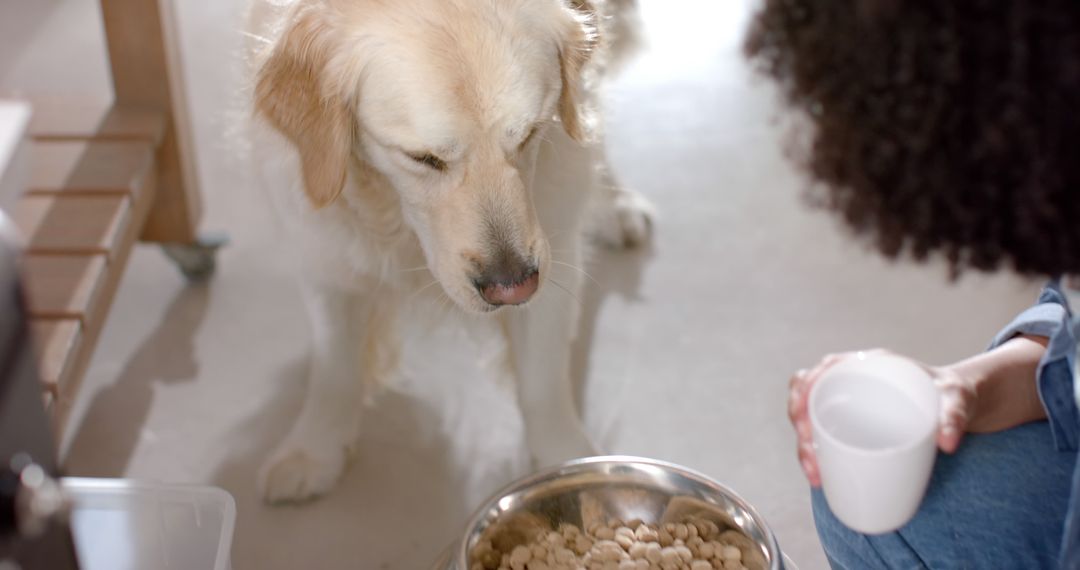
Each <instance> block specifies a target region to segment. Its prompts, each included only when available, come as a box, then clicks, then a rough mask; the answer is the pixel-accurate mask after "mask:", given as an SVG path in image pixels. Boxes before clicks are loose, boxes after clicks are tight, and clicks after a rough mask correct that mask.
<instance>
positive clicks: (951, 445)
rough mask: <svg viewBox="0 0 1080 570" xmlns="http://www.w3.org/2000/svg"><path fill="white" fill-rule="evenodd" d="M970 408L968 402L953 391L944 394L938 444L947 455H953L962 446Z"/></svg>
mask: <svg viewBox="0 0 1080 570" xmlns="http://www.w3.org/2000/svg"><path fill="white" fill-rule="evenodd" d="M968 408H969V406H968V402H966V401H965V399H964V398H963V397H962V396H961V395H959V394H957V393H955V392H953V391H946V392H944V393H943V394H942V398H941V418H940V424H939V427H938V434H937V443H938V447H940V448H941V450H942V451H944V452H945V453H953V452H955V451H956V449H957V448H958V447H959V446H960V440H961V439H963V437H964V431H965V429H966V428H967V422H968V418H969V409H968Z"/></svg>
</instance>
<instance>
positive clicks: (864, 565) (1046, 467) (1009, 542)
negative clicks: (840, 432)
mask: <svg viewBox="0 0 1080 570" xmlns="http://www.w3.org/2000/svg"><path fill="white" fill-rule="evenodd" d="M1076 461H1077V455H1076V452H1074V451H1058V450H1057V449H1056V448H1055V446H1054V441H1053V438H1052V436H1051V432H1050V427H1049V425H1048V424H1047V422H1045V421H1042V422H1034V423H1030V424H1026V425H1023V426H1019V427H1016V428H1013V429H1010V430H1006V431H1003V432H999V433H994V434H985V435H975V434H969V435H967V436H966V437H965V439H964V442H963V444H962V445H961V447H960V449H959V450H958V451H957V453H956V454H955V455H945V454H938V458H937V462H936V464H935V465H934V473H933V476H932V478H931V481H930V486H929V489H928V491H927V494H926V497H925V498H924V499H923V502H922V505H921V506H920V507H919V512H918V513H917V514H916V515H915V518H913V519H912V520H911V521H910V522H909V523H908V524H907V525H906V526H904V527H903V528H901V529H900V530H897V531H895V532H891V533H888V534H883V535H874V536H870V535H864V534H859V533H857V532H855V531H853V530H850V529H848V528H847V527H846V526H844V525H843V523H841V522H840V521H839V520H837V519H836V517H835V516H833V514H832V512H831V511H830V510H829V507H828V505H827V504H826V501H825V496H824V495H823V494H822V492H821V490H820V489H814V491H813V506H814V521H815V523H816V524H817V529H818V535H819V536H820V538H821V544H822V546H823V547H824V548H825V554H826V555H827V556H828V558H829V563H830V564H831V565H832V567H833V568H834V569H844V570H848V569H850V570H870V569H876V568H889V569H893V568H897V569H899V568H902V569H909V568H910V569H917V568H931V569H939V568H940V569H950V570H952V569H976V568H988V569H1024V570H1026V569H1036V568H1057V567H1058V566H1059V563H1058V556H1059V552H1060V551H1061V545H1062V533H1063V530H1064V526H1065V515H1066V512H1067V510H1068V508H1069V503H1070V496H1071V494H1072V478H1073V470H1074V467H1075V466H1076Z"/></svg>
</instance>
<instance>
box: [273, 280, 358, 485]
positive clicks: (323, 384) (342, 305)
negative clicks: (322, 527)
mask: <svg viewBox="0 0 1080 570" xmlns="http://www.w3.org/2000/svg"><path fill="white" fill-rule="evenodd" d="M303 297H304V301H305V304H306V308H307V311H308V315H309V318H310V320H311V325H312V331H311V332H312V352H311V365H310V372H309V375H308V386H307V394H306V397H305V399H304V406H303V408H302V409H301V411H300V415H299V417H298V418H297V420H296V423H295V424H294V425H293V427H292V430H290V431H289V433H288V435H287V436H285V439H284V440H283V441H282V442H281V443H280V444H279V445H278V447H277V449H276V450H275V451H274V452H273V453H272V454H271V455H270V457H269V459H268V460H267V461H266V463H265V464H264V465H263V468H262V470H261V472H260V474H259V489H260V492H261V493H262V495H263V498H264V499H265V500H266V501H268V502H289V501H303V500H308V499H312V498H315V497H317V496H319V495H322V494H325V493H326V492H327V491H329V490H330V489H331V488H333V486H334V485H335V484H336V483H337V481H338V479H339V478H340V477H341V474H342V473H343V472H344V470H345V465H346V462H347V459H348V455H349V452H350V449H351V447H352V446H353V445H355V441H356V438H357V436H358V430H359V421H360V412H361V409H362V407H363V400H364V382H363V378H362V375H363V371H364V367H363V366H362V364H363V363H362V362H361V358H362V355H363V354H364V353H365V350H364V347H365V346H366V344H367V342H366V339H367V336H368V334H369V333H370V328H371V326H372V323H373V321H375V320H376V319H375V318H374V317H375V311H376V303H375V301H376V300H375V299H374V298H372V297H371V296H369V295H363V294H357V293H355V292H351V291H344V290H340V289H332V288H326V287H307V288H306V289H305V290H304V291H303Z"/></svg>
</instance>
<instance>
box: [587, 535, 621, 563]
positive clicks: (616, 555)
mask: <svg viewBox="0 0 1080 570" xmlns="http://www.w3.org/2000/svg"><path fill="white" fill-rule="evenodd" d="M591 552H592V555H593V560H600V561H602V562H608V561H614V562H618V561H619V560H621V559H622V557H623V555H624V554H626V553H625V552H623V549H622V547H621V546H619V543H617V542H615V541H613V540H601V541H599V542H597V543H596V544H594V545H593V547H592V550H591Z"/></svg>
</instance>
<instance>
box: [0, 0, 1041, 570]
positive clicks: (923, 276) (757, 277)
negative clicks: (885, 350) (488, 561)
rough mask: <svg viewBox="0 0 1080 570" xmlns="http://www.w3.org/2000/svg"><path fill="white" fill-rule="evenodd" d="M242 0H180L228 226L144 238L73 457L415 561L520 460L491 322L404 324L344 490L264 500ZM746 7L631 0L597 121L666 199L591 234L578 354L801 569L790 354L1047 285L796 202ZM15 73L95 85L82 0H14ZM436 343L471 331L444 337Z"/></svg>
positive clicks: (274, 407)
mask: <svg viewBox="0 0 1080 570" xmlns="http://www.w3.org/2000/svg"><path fill="white" fill-rule="evenodd" d="M241 1H242V0H218V1H215V2H176V3H177V4H178V5H179V11H180V16H181V24H182V26H183V34H182V35H183V37H182V40H183V48H184V56H185V58H186V64H187V69H186V75H187V78H188V81H189V88H190V97H191V103H192V105H193V107H194V113H193V114H194V116H195V117H196V118H197V122H196V124H195V134H196V136H197V141H198V145H199V149H200V156H199V169H200V175H201V181H202V184H203V188H204V192H205V195H206V200H207V203H208V211H207V217H206V221H205V227H206V228H207V229H212V230H226V231H228V233H229V234H230V235H231V236H232V238H233V242H232V244H231V245H230V246H229V247H228V248H227V249H226V250H224V251H223V252H222V253H221V256H220V259H219V261H220V270H219V272H218V274H217V276H216V277H215V278H214V280H213V281H212V282H211V283H210V284H209V285H207V286H204V287H185V284H184V282H183V281H182V280H181V279H180V278H179V276H178V275H177V274H176V273H175V271H174V270H173V268H172V267H171V266H170V265H169V264H168V263H167V262H166V261H165V260H164V259H163V258H162V256H161V255H159V253H158V252H157V251H156V250H154V249H152V248H141V249H139V250H138V251H137V252H136V254H135V255H134V257H133V259H132V261H131V265H130V268H129V270H128V274H127V277H126V278H125V280H124V282H123V285H122V287H121V289H120V292H119V296H118V300H117V302H116V305H115V308H114V312H113V315H112V316H111V318H110V321H109V323H108V326H107V328H106V331H105V334H104V337H103V339H102V341H101V344H100V347H99V349H98V352H97V355H96V356H95V358H94V361H93V365H92V367H91V370H90V372H89V374H88V377H87V379H86V383H85V388H84V394H83V397H82V401H81V403H80V405H79V407H78V410H77V416H76V417H75V419H74V421H73V422H72V426H73V429H72V433H69V434H67V436H68V437H67V441H68V444H69V445H68V446H67V447H68V456H67V465H68V467H69V469H70V472H71V473H73V474H79V475H94V476H127V477H137V478H145V479H156V480H164V481H178V482H180V481H182V482H199V483H210V484H215V485H220V486H223V487H225V488H227V489H228V490H230V491H231V492H232V493H233V494H234V495H235V496H236V498H237V501H238V504H239V524H238V528H237V532H236V539H235V545H234V555H233V562H234V567H235V568H237V569H238V570H274V569H292V568H308V567H310V568H361V569H376V568H378V569H400V570H417V569H424V568H426V567H427V565H428V564H429V563H430V562H431V561H432V559H433V558H434V557H435V555H436V554H437V552H438V551H439V550H440V549H441V548H442V547H443V546H445V545H446V544H447V543H448V542H449V541H450V540H451V538H452V537H454V536H455V534H456V532H458V530H459V528H460V526H461V524H462V523H463V520H464V518H465V516H466V515H467V514H468V512H469V511H470V509H471V508H472V507H473V506H474V505H475V504H476V502H478V501H479V500H480V499H481V498H482V495H484V494H486V493H488V492H490V491H491V490H492V489H493V488H494V487H495V486H497V485H500V484H502V483H505V482H506V481H507V480H509V479H510V478H512V477H513V476H515V475H518V474H520V473H521V470H522V467H521V464H522V462H521V452H520V442H521V439H520V438H521V423H520V419H519V418H518V417H517V415H516V412H515V410H514V408H513V407H512V406H511V405H510V403H511V398H512V396H511V395H510V393H509V388H508V385H509V383H508V381H507V380H506V379H505V378H502V374H501V373H500V372H499V369H498V368H497V367H495V366H493V365H491V364H490V362H491V360H492V359H491V358H490V353H491V352H492V350H493V349H494V348H496V346H497V345H496V344H495V343H494V342H493V341H492V340H491V339H489V338H486V337H483V336H482V335H481V336H476V335H473V336H468V335H466V334H465V333H464V332H462V331H461V330H459V329H458V328H457V327H456V326H455V325H454V321H453V320H452V319H448V320H447V321H446V322H445V324H444V326H442V327H441V328H440V329H439V330H436V331H434V332H433V333H432V334H430V335H429V336H430V337H431V338H422V339H417V340H416V342H414V343H412V345H411V347H410V349H409V350H410V352H411V353H418V352H420V351H426V353H425V354H426V356H427V357H426V358H424V359H422V360H417V359H414V360H413V361H412V362H413V363H412V364H411V365H410V366H409V367H408V369H407V371H406V375H405V376H406V378H405V379H404V380H403V381H402V382H401V384H400V385H397V386H394V387H393V388H392V389H391V390H390V391H389V392H388V393H387V394H385V395H383V396H382V397H381V398H380V399H379V400H378V402H377V404H376V406H375V407H374V408H373V409H371V410H368V411H366V412H365V414H366V419H365V432H364V436H363V440H362V442H361V444H360V448H359V456H358V460H357V461H356V462H355V464H354V465H353V466H352V469H351V470H350V471H349V473H348V474H347V476H346V477H345V479H344V481H342V483H341V487H340V488H339V489H338V490H337V491H336V492H335V493H334V494H333V495H331V496H330V497H328V498H326V499H324V500H322V501H320V502H317V503H314V504H311V505H308V506H303V507H292V508H271V507H266V506H264V505H262V504H261V503H260V502H259V500H258V499H257V497H256V495H255V492H254V489H253V481H254V478H255V470H256V468H257V466H258V463H259V461H260V459H261V457H262V456H263V454H264V453H265V452H266V451H267V450H268V449H269V448H270V446H271V445H273V443H274V442H275V440H276V439H277V438H278V437H280V436H281V435H282V434H283V432H284V431H285V430H286V429H287V427H288V424H289V421H290V419H291V418H292V417H293V414H294V413H295V412H296V411H297V408H298V404H299V399H300V397H301V395H302V392H303V380H304V379H303V369H304V363H305V354H306V348H305V347H306V339H307V329H306V325H305V321H304V319H303V315H302V313H301V310H300V308H299V306H298V304H297V298H296V292H295V289H294V285H293V283H292V279H291V275H290V269H289V267H288V265H287V264H285V263H284V261H283V259H282V258H281V257H280V255H278V254H277V247H278V244H277V243H276V242H275V240H274V239H273V237H272V236H273V235H274V228H273V226H272V225H271V224H269V223H268V222H267V220H266V217H265V211H264V209H263V208H262V207H261V206H260V204H259V203H258V201H257V200H254V199H252V194H251V193H250V192H245V191H243V190H244V188H245V186H246V183H245V176H244V171H243V169H241V168H238V167H237V164H236V160H235V158H234V156H235V154H234V153H231V152H230V148H233V145H232V143H231V142H230V140H229V139H228V136H227V135H226V133H227V132H228V129H227V125H228V120H227V116H228V113H227V111H228V108H229V107H228V102H229V101H230V100H232V98H233V94H234V93H235V92H236V89H237V76H236V73H235V69H234V68H233V67H232V63H231V61H232V60H231V55H232V53H233V51H234V49H235V47H236V39H237V38H238V36H237V33H238V28H239V20H238V14H239V12H240V4H241ZM750 5H751V3H750V2H749V1H747V0H724V1H723V2H719V1H715V0H711V1H709V0H699V1H694V0H666V1H661V0H644V6H643V16H644V20H645V22H646V23H647V32H648V35H649V38H650V46H649V49H648V50H647V51H646V52H645V53H644V54H643V55H642V57H640V58H639V59H638V60H637V61H636V62H635V64H634V65H633V66H632V67H631V68H630V69H628V70H627V73H626V74H625V75H624V76H623V77H622V79H621V80H620V81H619V82H618V84H617V85H616V86H615V88H614V89H613V92H612V94H611V98H612V107H611V112H610V138H609V146H610V151H611V155H612V157H613V161H614V163H615V165H616V167H617V169H618V171H619V173H620V174H621V176H622V177H623V179H624V180H625V182H626V183H627V184H628V185H631V186H633V187H635V188H638V189H640V190H641V191H642V192H644V193H646V194H647V195H649V196H650V197H651V198H652V199H653V200H655V202H656V203H657V205H658V206H659V210H660V220H659V226H658V227H659V231H658V234H657V236H656V243H655V245H654V246H653V247H652V248H651V250H650V251H647V252H640V253H603V254H600V255H598V256H597V258H596V259H595V262H594V264H593V267H592V268H591V269H590V273H591V274H592V275H593V276H594V277H595V278H596V280H597V281H598V283H597V284H590V285H589V290H588V293H587V295H586V299H584V301H585V305H586V310H585V311H584V314H585V319H584V323H583V335H582V340H581V342H579V343H578V351H577V358H576V362H577V368H578V369H579V371H580V372H581V376H582V377H584V378H587V381H586V383H585V384H584V387H583V391H582V393H583V401H584V408H585V412H584V413H585V417H586V421H587V425H588V428H589V431H590V432H591V433H592V434H593V436H594V437H595V438H596V439H597V440H599V441H600V442H602V443H603V445H604V446H605V447H606V448H607V449H608V450H609V451H612V452H618V453H629V454H638V455H645V456H651V457H658V458H662V459H667V460H671V461H676V462H679V463H683V464H686V465H689V466H691V467H694V468H697V469H700V470H702V471H704V472H706V473H708V474H709V475H711V476H713V477H715V478H717V479H719V480H721V481H723V482H724V483H726V484H728V485H730V486H731V487H733V488H734V489H736V490H737V491H738V492H740V493H742V494H743V495H744V496H745V497H746V498H747V499H748V500H750V501H751V502H752V503H754V504H755V505H757V506H758V507H759V509H760V511H761V512H762V513H763V514H764V516H765V517H766V518H767V519H768V520H769V522H770V523H771V524H772V526H773V528H774V530H775V531H776V533H777V534H778V536H779V539H780V542H781V545H782V546H783V547H784V549H785V550H786V551H787V552H788V553H789V554H790V555H791V556H792V557H793V558H794V559H795V561H796V562H797V563H798V564H799V565H800V566H801V567H802V568H805V569H811V570H813V569H819V568H823V567H824V557H823V556H822V554H821V551H820V547H819V545H818V543H817V539H816V536H815V534H814V531H813V526H812V522H811V517H810V512H809V505H808V500H807V488H806V485H805V483H804V480H803V479H802V476H801V474H800V472H799V470H798V467H797V464H796V461H795V457H794V453H793V448H792V445H793V434H792V432H791V430H790V428H789V426H788V423H787V420H786V418H785V408H784V401H785V390H786V383H787V378H788V375H789V373H790V372H791V371H792V370H794V369H796V368H799V367H801V366H804V365H807V364H810V363H812V362H813V361H814V360H815V359H816V358H817V357H818V356H819V355H821V354H822V353H825V352H828V351H834V350H841V349H850V348H857V347H868V346H888V347H892V348H894V349H897V350H900V351H904V352H909V353H911V354H915V355H919V356H921V357H923V358H924V359H926V360H928V361H931V362H941V361H946V360H948V359H952V358H957V357H960V356H962V355H965V354H967V353H970V352H972V351H976V350H979V349H980V348H981V347H982V346H983V344H984V342H985V341H986V340H987V339H988V338H989V336H990V335H991V334H992V333H993V332H994V331H995V330H996V328H997V327H998V326H999V325H1001V324H1002V323H1003V322H1005V321H1006V320H1007V319H1008V318H1010V317H1011V315H1012V314H1014V312H1015V311H1017V310H1018V309H1020V308H1021V307H1023V306H1024V305H1025V304H1026V303H1027V302H1028V301H1029V300H1030V299H1032V298H1033V295H1034V291H1035V289H1034V287H1033V286H1032V284H1030V283H1023V282H1021V281H1018V280H1016V279H1012V278H1008V277H993V278H985V277H969V278H966V279H964V280H963V281H962V282H961V283H959V284H957V285H953V286H950V285H948V284H947V283H946V279H945V272H944V270H943V269H942V268H941V267H940V266H933V267H922V268H919V267H913V266H910V265H901V266H892V265H889V264H886V263H884V262H882V261H879V260H878V259H877V258H876V257H874V256H873V255H872V254H870V253H869V252H867V251H866V250H865V249H864V248H863V247H861V246H859V245H856V244H852V243H850V241H849V240H848V239H847V238H846V236H845V235H844V234H843V233H842V232H841V231H840V230H839V228H838V226H837V224H836V223H835V222H834V221H833V220H832V219H831V218H829V217H828V216H826V215H824V214H822V213H821V212H814V211H811V210H808V209H807V208H806V207H805V206H804V205H803V203H802V201H801V200H800V190H801V188H802V184H801V182H800V179H799V177H798V176H797V175H796V173H795V172H793V171H792V169H791V168H790V167H789V166H788V165H787V164H786V163H785V162H784V161H783V159H782V155H781V151H780V143H781V137H780V133H779V130H778V128H777V127H776V125H775V124H774V123H773V122H772V121H771V118H772V117H773V114H774V111H775V103H776V102H775V99H774V96H773V93H772V92H771V91H770V89H769V88H768V86H767V85H764V84H762V82H760V81H755V80H752V79H751V78H750V76H749V74H748V72H747V69H746V66H745V64H744V63H743V61H742V60H741V59H740V56H739V52H738V46H739V39H740V35H741V33H742V29H743V26H744V24H745V20H746V18H747V16H748V12H749V9H750V8H749V7H750ZM0 88H3V89H6V90H11V89H22V90H25V91H28V92H51V93H56V92H63V93H67V94H70V93H73V92H75V93H89V94H99V95H100V94H101V93H107V90H108V80H107V71H106V67H105V64H104V61H103V56H102V48H101V32H100V30H99V28H98V21H97V14H96V9H95V2H94V0H14V2H10V1H9V2H6V3H5V4H4V6H3V7H0ZM447 341H449V342H452V343H454V344H455V345H457V346H458V347H459V349H458V350H457V351H455V352H451V351H447V350H445V349H444V350H441V351H439V348H438V347H439V346H445V345H446V344H448V342H447ZM462 346H464V347H468V348H469V350H467V351H462V350H460V347H462ZM430 351H436V352H435V354H436V356H434V357H432V356H430V355H429V354H430ZM463 353H466V354H467V356H463Z"/></svg>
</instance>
